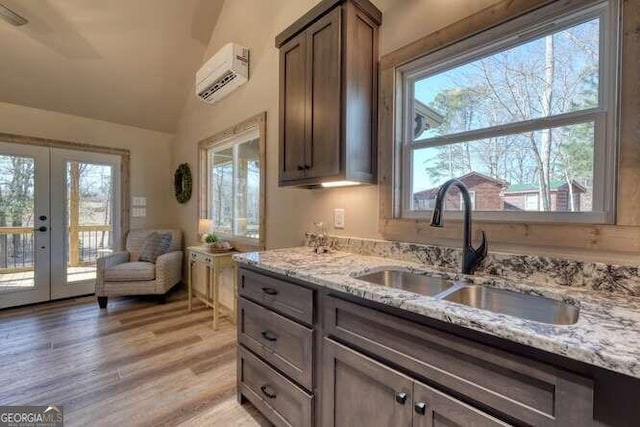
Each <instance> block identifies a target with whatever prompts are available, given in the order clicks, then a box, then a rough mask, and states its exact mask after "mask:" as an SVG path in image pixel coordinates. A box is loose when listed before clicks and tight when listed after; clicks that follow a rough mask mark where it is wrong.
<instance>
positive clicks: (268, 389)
mask: <svg viewBox="0 0 640 427" xmlns="http://www.w3.org/2000/svg"><path fill="white" fill-rule="evenodd" d="M260 390H261V391H262V394H264V395H265V396H267V397H268V398H269V399H275V398H276V397H278V395H277V394H276V392H275V391H273V390H272V389H271V387H269V386H268V385H266V384H265V385H263V386H262V387H260Z"/></svg>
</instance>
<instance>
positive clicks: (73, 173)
mask: <svg viewBox="0 0 640 427" xmlns="http://www.w3.org/2000/svg"><path fill="white" fill-rule="evenodd" d="M52 159H53V165H54V167H55V170H56V171H58V170H60V171H62V172H63V173H62V174H59V175H62V176H58V177H56V179H55V180H54V179H52V185H54V184H55V186H56V187H58V188H60V190H61V191H59V192H58V191H57V190H56V191H55V192H54V194H53V195H52V208H53V209H54V211H55V212H60V215H59V216H55V215H54V216H55V217H56V222H58V223H59V226H58V227H56V228H55V229H54V230H52V233H53V238H54V240H55V242H56V243H60V246H59V247H61V248H64V251H61V253H60V254H59V255H57V256H56V255H55V254H54V258H53V260H54V270H53V278H54V280H53V282H52V290H51V292H52V296H53V298H62V297H70V296H76V295H84V294H90V293H93V292H94V291H95V280H96V261H97V259H98V258H99V257H101V256H104V255H106V254H109V253H111V252H112V251H113V250H114V236H117V235H119V233H118V230H117V226H116V225H117V224H119V221H118V218H117V217H118V214H117V213H118V212H119V209H118V204H119V200H120V199H119V185H118V183H119V182H120V180H119V171H120V157H118V156H111V155H105V154H97V153H84V152H75V151H69V150H54V153H52ZM56 174H58V173H56ZM58 217H59V218H58ZM56 247H58V246H57V244H56Z"/></svg>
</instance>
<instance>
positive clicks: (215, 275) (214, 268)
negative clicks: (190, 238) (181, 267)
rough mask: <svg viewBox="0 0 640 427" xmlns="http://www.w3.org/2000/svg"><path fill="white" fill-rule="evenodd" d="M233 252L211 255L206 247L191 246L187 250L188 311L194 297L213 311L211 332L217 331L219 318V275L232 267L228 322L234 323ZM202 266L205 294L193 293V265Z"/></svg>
mask: <svg viewBox="0 0 640 427" xmlns="http://www.w3.org/2000/svg"><path fill="white" fill-rule="evenodd" d="M235 253H236V252H235V251H230V252H224V253H211V252H209V250H208V249H207V248H206V247H202V246H191V247H188V248H187V259H188V260H189V266H188V272H187V275H188V276H187V282H188V290H189V295H188V299H189V303H188V310H189V311H191V301H192V298H193V297H195V298H196V299H198V300H199V301H201V302H202V303H204V304H205V305H207V306H208V307H211V308H212V309H213V330H215V331H217V330H218V321H219V318H220V275H221V273H222V270H223V269H224V268H229V267H233V269H234V271H233V307H232V309H231V315H230V320H231V322H232V323H233V324H235V323H236V305H237V303H238V283H237V282H238V279H237V274H236V273H237V266H236V263H235V262H234V261H233V259H232V256H233V254H235ZM194 264H202V265H204V266H205V267H206V280H205V282H206V286H207V288H206V293H205V294H201V293H200V292H197V291H194V289H193V283H192V281H193V280H192V278H193V265H194Z"/></svg>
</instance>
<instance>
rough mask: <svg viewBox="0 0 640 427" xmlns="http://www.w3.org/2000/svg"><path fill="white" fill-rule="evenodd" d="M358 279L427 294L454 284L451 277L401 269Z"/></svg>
mask: <svg viewBox="0 0 640 427" xmlns="http://www.w3.org/2000/svg"><path fill="white" fill-rule="evenodd" d="M357 279H360V280H364V281H365V282H369V283H373V284H375V285H380V286H386V287H389V288H396V289H402V290H404V291H409V292H414V293H416V294H421V295H427V296H434V295H437V294H439V293H442V292H444V291H446V290H447V289H449V288H451V287H452V286H453V281H451V280H449V279H443V278H442V277H436V276H426V275H422V274H415V273H410V272H408V271H399V270H383V271H379V272H377V273H370V274H365V275H362V276H358V277H357Z"/></svg>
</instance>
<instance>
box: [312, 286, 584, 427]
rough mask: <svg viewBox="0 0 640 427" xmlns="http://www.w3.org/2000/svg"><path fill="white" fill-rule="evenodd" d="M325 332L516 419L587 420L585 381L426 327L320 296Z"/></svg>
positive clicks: (543, 423)
mask: <svg viewBox="0 0 640 427" xmlns="http://www.w3.org/2000/svg"><path fill="white" fill-rule="evenodd" d="M325 307H326V308H325V310H326V313H325V316H324V319H325V332H326V334H327V335H330V336H334V337H338V338H339V339H341V340H343V341H345V342H348V343H350V344H352V345H353V346H355V347H358V348H361V349H363V350H365V351H367V352H368V353H370V354H373V355H376V356H378V357H380V358H382V359H384V360H388V361H390V362H392V363H394V364H396V365H398V366H401V367H403V368H405V369H408V370H409V371H411V372H415V373H416V374H417V375H419V376H420V377H422V378H425V379H428V380H429V381H430V382H432V383H436V384H439V385H441V386H443V387H445V388H447V389H450V390H456V392H458V393H460V394H461V395H463V396H466V397H467V398H469V400H471V401H475V402H479V403H481V404H483V405H486V406H488V407H490V408H493V409H495V410H496V412H497V413H501V414H504V415H506V416H508V417H509V418H513V419H516V420H519V422H522V423H526V424H529V425H536V426H584V425H590V423H591V419H592V416H593V382H592V381H591V380H589V379H586V378H583V377H580V376H578V375H575V374H572V373H570V372H567V371H564V370H561V369H558V368H555V367H553V366H549V365H546V364H543V363H540V362H537V361H534V360H530V359H527V358H524V357H521V356H518V355H514V354H511V353H507V352H505V351H502V350H498V349H495V348H491V347H488V346H485V345H483V344H480V343H476V342H474V341H470V340H467V339H464V338H460V337H457V336H455V335H453V334H449V333H446V332H443V331H440V330H437V329H434V328H430V327H427V326H424V325H421V324H418V323H414V322H411V321H408V320H405V319H402V318H399V317H396V316H393V315H390V314H386V313H383V312H379V311H376V310H373V309H370V308H367V307H363V306H361V305H357V304H353V303H350V302H347V301H344V300H342V299H338V298H334V297H328V298H327V300H326V305H325Z"/></svg>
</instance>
